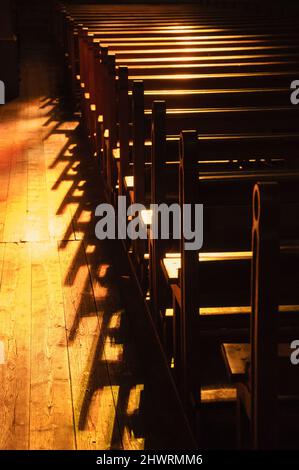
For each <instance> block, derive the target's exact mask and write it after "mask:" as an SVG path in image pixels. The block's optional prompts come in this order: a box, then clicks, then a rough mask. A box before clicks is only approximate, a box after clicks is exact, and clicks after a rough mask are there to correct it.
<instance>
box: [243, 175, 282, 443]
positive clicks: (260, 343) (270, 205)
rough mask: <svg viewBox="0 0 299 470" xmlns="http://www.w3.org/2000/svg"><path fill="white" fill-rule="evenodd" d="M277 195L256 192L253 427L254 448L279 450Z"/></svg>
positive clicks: (263, 187)
mask: <svg viewBox="0 0 299 470" xmlns="http://www.w3.org/2000/svg"><path fill="white" fill-rule="evenodd" d="M279 250H280V247H279V196H278V184H277V183H258V184H257V185H256V186H255V188H254V192H253V229H252V251H253V259H252V294H251V295H252V297H251V306H252V314H251V338H250V340H251V371H250V380H251V384H250V385H251V400H252V403H251V425H252V438H253V447H254V448H256V449H275V448H277V424H278V409H277V408H278V405H277V400H278V393H277V381H278V380H277V379H278V378H277V366H276V365H277V360H278V334H277V325H278V302H279V300H278V292H279Z"/></svg>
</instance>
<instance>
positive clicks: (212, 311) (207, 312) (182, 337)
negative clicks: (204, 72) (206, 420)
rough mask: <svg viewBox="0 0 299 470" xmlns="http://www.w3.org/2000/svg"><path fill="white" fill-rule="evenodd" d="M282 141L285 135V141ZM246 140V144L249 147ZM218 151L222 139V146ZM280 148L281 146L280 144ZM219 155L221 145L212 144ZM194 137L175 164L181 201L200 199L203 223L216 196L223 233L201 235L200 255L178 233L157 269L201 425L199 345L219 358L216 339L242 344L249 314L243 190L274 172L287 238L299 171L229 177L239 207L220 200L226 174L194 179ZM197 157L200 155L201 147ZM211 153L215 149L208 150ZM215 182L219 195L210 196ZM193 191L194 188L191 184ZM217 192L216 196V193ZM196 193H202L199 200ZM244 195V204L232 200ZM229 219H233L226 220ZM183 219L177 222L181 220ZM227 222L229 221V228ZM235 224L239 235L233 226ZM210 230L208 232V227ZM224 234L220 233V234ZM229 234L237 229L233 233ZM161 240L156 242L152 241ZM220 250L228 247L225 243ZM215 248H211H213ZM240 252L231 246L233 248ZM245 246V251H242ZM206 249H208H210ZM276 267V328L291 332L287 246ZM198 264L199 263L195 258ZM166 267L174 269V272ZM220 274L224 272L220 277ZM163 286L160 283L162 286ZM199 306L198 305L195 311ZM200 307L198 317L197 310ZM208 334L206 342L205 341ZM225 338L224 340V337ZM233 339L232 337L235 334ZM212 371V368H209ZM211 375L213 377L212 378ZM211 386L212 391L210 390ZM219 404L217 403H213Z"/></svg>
mask: <svg viewBox="0 0 299 470" xmlns="http://www.w3.org/2000/svg"><path fill="white" fill-rule="evenodd" d="M287 141H288V139H287ZM260 144H261V148H263V145H265V148H268V149H269V148H270V146H269V144H270V141H269V140H268V141H267V139H265V142H264V143H262V140H261V141H260ZM249 145H250V144H249ZM279 145H281V147H280V148H281V149H283V147H284V145H283V142H280V144H279V139H277V138H276V146H277V148H279ZM221 147H222V149H224V147H225V146H224V145H223V143H222V144H221ZM291 147H292V146H291V145H290V144H289V151H290V156H291V155H292V154H293V156H294V155H296V152H295V149H294V148H293V149H292V148H291ZM229 148H230V150H229V151H230V152H232V151H233V150H235V152H236V156H237V154H238V153H240V152H242V149H243V152H244V149H248V143H247V144H245V145H244V142H243V143H241V144H240V143H238V144H237V145H236V147H234V145H231V143H230V145H229ZM285 150H286V149H285ZM219 152H220V148H219ZM198 155H199V153H198V142H197V136H196V134H195V133H194V132H191V133H188V132H187V133H184V141H183V142H182V153H181V162H180V205H181V207H182V204H184V203H185V204H196V203H198V201H200V202H203V203H204V204H206V205H205V206H204V207H205V209H204V210H205V214H206V216H205V220H206V219H207V218H208V217H209V216H208V213H209V211H210V210H211V209H212V205H211V202H210V201H211V200H213V198H214V200H215V199H216V198H217V195H218V198H221V201H220V203H219V201H218V207H217V206H216V208H217V209H218V214H217V212H216V213H215V212H213V217H214V219H215V220H216V221H217V222H218V223H217V224H216V226H217V225H220V226H221V228H222V230H221V233H219V234H218V237H219V238H220V240H219V239H218V241H216V242H217V243H216V245H215V237H214V239H213V237H209V238H206V239H205V244H204V252H203V253H200V258H198V251H186V250H185V243H186V239H184V238H183V237H182V238H181V254H180V258H179V259H178V258H174V257H172V256H171V254H170V255H169V256H168V258H167V257H166V258H164V260H163V261H162V263H163V271H164V273H165V275H166V277H167V279H168V281H169V282H170V285H171V290H172V296H173V312H172V314H173V317H170V318H172V321H173V322H174V339H175V342H174V355H175V358H174V366H175V368H174V371H175V376H176V379H177V383H178V386H179V389H180V392H181V395H182V398H183V400H184V403H185V406H186V409H187V410H188V412H189V413H190V417H191V418H192V417H193V418H194V417H195V416H197V418H198V419H199V421H198V422H197V426H199V428H200V426H201V424H200V417H201V407H202V399H201V396H202V397H204V394H201V393H200V390H201V389H202V387H203V386H204V381H203V377H205V375H206V374H207V370H208V371H209V364H205V362H202V359H201V358H202V357H205V348H206V347H207V345H208V347H210V346H211V345H213V348H214V350H215V352H214V354H215V355H216V356H217V351H218V362H219V356H220V343H221V340H220V338H222V342H231V340H228V339H227V338H233V341H237V342H240V341H242V340H243V341H244V340H245V341H246V337H247V335H248V329H249V313H250V299H249V297H250V262H251V252H250V251H249V246H248V245H249V244H250V241H249V236H248V235H247V236H246V232H247V231H248V232H249V233H250V221H249V220H250V217H248V211H249V208H250V202H248V200H246V196H247V199H248V198H249V199H250V195H249V193H250V189H251V187H252V186H253V185H254V182H255V181H257V180H263V181H271V178H272V179H273V177H274V176H275V177H276V178H277V180H278V181H279V182H280V185H281V188H282V200H281V204H282V207H283V209H282V215H283V217H282V221H281V227H282V230H281V232H282V236H283V237H284V238H283V239H286V240H288V239H290V238H291V235H294V233H295V232H296V230H298V224H296V222H295V223H294V221H293V220H290V218H289V216H290V213H293V214H295V213H296V214H298V208H299V206H298V198H297V200H296V198H295V196H294V194H295V193H294V189H295V188H296V186H297V185H298V171H296V172H295V171H293V172H292V173H290V172H289V173H288V172H281V171H276V172H272V174H271V172H265V171H256V172H255V174H251V175H247V174H245V175H242V173H241V174H239V175H237V177H236V178H235V180H236V182H238V180H240V186H239V188H238V185H235V184H234V185H232V184H231V185H230V186H231V191H234V193H235V198H234V199H235V200H238V204H240V205H239V207H237V208H236V206H234V204H232V202H231V201H230V198H229V197H228V201H226V200H225V198H226V191H225V188H229V187H230V186H229V184H228V182H227V180H226V178H225V182H224V184H223V179H222V178H223V175H222V176H220V177H217V176H215V173H214V175H210V176H208V177H207V175H205V174H204V175H203V177H202V178H201V179H200V184H198V173H197V171H196V168H197V166H198ZM200 155H205V153H202V152H200ZM214 155H215V158H217V155H216V153H215V154H214ZM229 173H230V174H228V175H227V176H228V178H229V179H231V180H232V179H233V175H232V174H231V172H229ZM210 185H211V189H212V191H211V193H210V194H211V195H210V198H211V199H210V201H209V199H208V195H209V191H208V188H209V186H210ZM217 185H219V187H218V192H217V193H216V190H217ZM197 188H198V189H197ZM215 193H216V194H215ZM199 195H201V198H200V197H199ZM242 195H243V198H244V199H243V201H242V200H241V201H239V198H240V197H241V196H242ZM242 204H244V206H243V210H244V209H245V212H246V217H245V218H244V217H241V212H242V209H241V205H242ZM182 219H183V218H182ZM234 221H235V223H233V222H234ZM182 223H184V222H183V220H182ZM232 224H233V225H232ZM238 225H239V228H240V225H241V226H242V228H241V231H242V233H243V234H244V235H243V236H242V234H241V233H240V231H239V229H238V227H237V226H238ZM235 230H237V233H238V235H237V237H238V239H239V241H241V242H242V244H243V246H240V245H239V246H238V247H237V245H235V244H234V231H235ZM208 234H209V235H211V234H212V232H211V229H208ZM223 234H226V237H223V236H222V235H223ZM235 235H236V233H235ZM229 239H231V241H232V242H233V244H234V245H235V247H236V248H235V250H234V251H233V252H232V251H228V250H229V244H228V240H229ZM159 242H160V241H159ZM226 247H227V248H226ZM216 249H217V250H218V253H217V252H216V253H215V251H216ZM238 249H239V250H240V249H241V250H242V251H236V250H238ZM246 249H247V250H248V251H244V250H246ZM211 251H212V252H211ZM282 256H283V257H282V259H281V271H282V272H283V276H284V277H283V282H281V285H280V289H279V311H280V312H281V325H282V326H283V327H286V326H288V327H290V326H291V327H292V328H293V332H294V331H298V311H299V310H298V292H297V288H296V284H297V282H298V274H297V269H296V265H297V261H298V259H297V257H296V256H295V258H294V250H293V248H292V246H289V244H288V243H286V244H283V245H282ZM198 261H199V262H198ZM173 271H177V273H176V274H175V275H174V274H173ZM226 273H227V275H226ZM161 288H162V289H163V286H161ZM199 309H200V310H199ZM199 312H200V314H199ZM206 335H208V341H206V340H205V338H206V337H207V336H206ZM225 338H226V339H225ZM238 338H239V339H238ZM218 362H217V360H216V359H215V358H214V365H215V371H216V372H218V374H219V377H218V376H217V377H218V382H217V377H216V384H217V383H218V384H219V383H221V382H220V380H222V381H223V376H222V374H223V370H222V371H221V370H220V371H218V370H217V367H218V366H217V364H218ZM216 372H215V373H216ZM214 379H215V377H214ZM212 388H213V390H214V391H215V393H216V395H217V396H218V397H219V396H220V397H221V396H222V399H223V397H224V398H225V400H226V399H228V400H231V394H228V395H226V392H225V393H224V392H223V393H222V392H221V390H222V389H226V387H224V386H221V387H218V389H217V387H216V386H214V387H212ZM217 390H218V392H217ZM220 401H221V400H220Z"/></svg>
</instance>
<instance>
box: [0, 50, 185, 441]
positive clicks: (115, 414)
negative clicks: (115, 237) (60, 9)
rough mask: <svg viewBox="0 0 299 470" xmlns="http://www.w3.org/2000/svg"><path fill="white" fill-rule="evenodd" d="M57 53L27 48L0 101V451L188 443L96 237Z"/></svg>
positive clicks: (90, 176)
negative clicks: (11, 92)
mask: <svg viewBox="0 0 299 470" xmlns="http://www.w3.org/2000/svg"><path fill="white" fill-rule="evenodd" d="M53 55H54V54H53V51H51V48H50V47H49V46H47V45H42V44H41V45H39V46H38V48H36V46H35V47H34V46H27V47H26V48H25V49H24V51H23V65H22V91H21V97H20V98H19V99H18V100H15V101H14V102H11V103H9V104H7V105H6V106H0V241H1V243H0V281H1V287H0V341H2V342H3V343H2V344H3V345H4V354H5V357H4V364H1V365H0V380H1V385H0V449H76V448H77V449H122V448H124V449H143V448H151V449H158V448H160V449H167V448H187V447H189V446H191V447H192V445H193V444H192V443H191V441H190V434H189V431H188V427H187V426H186V422H185V419H184V417H183V416H182V415H181V414H180V412H179V411H178V407H177V401H176V397H175V394H173V395H171V394H172V388H171V383H170V382H169V381H167V379H165V380H164V378H162V375H163V360H162V362H161V363H160V362H159V361H160V359H159V357H158V356H159V354H158V353H156V351H155V352H153V357H152V356H151V354H152V353H151V352H150V350H149V348H151V340H150V338H148V337H147V336H146V332H145V331H141V332H140V331H138V328H141V329H142V330H143V327H142V322H141V323H139V326H138V325H137V327H136V325H134V323H133V322H134V315H133V316H132V314H131V316H130V312H129V311H128V306H127V304H126V301H125V297H126V295H125V296H124V295H123V291H125V292H126V287H125V288H124V287H122V282H128V277H126V275H125V274H124V275H123V276H119V269H118V268H119V267H117V269H115V253H114V256H113V255H112V254H111V253H113V252H114V251H115V250H114V246H113V245H112V246H111V245H109V243H107V242H99V241H98V240H96V239H95V236H94V225H95V218H94V209H95V206H96V205H97V204H98V203H100V202H101V201H103V196H102V195H101V181H100V179H99V178H98V177H97V170H96V165H95V163H94V162H93V161H92V160H91V158H90V157H89V156H88V154H87V152H86V150H85V148H84V145H83V143H82V141H81V140H80V139H79V138H78V131H77V127H78V122H77V121H76V120H70V119H65V118H63V115H62V113H61V108H60V105H59V101H58V98H57V92H56V90H57V86H59V82H60V81H61V75H60V74H57V70H58V69H57V66H56V64H55V61H53ZM120 277H122V278H123V279H120ZM129 281H130V279H129ZM128 292H129V290H128V291H127V296H128ZM140 313H142V314H143V312H140ZM137 315H138V314H137ZM133 325H134V326H133ZM140 325H141V326H140ZM144 330H146V326H145V328H144ZM142 335H145V336H144V338H145V339H144V338H143V337H142ZM138 337H139V338H140V337H141V338H142V341H139V340H138ZM136 338H137V339H136ZM147 341H148V342H147ZM141 343H143V345H144V349H143V350H142V348H141V349H140V344H141ZM157 354H158V355H157ZM155 358H156V359H155ZM155 361H156V363H155ZM156 364H158V366H157V367H156ZM159 364H162V365H161V370H160V369H159V367H160V365H159ZM163 377H164V376H163ZM165 384H166V385H165ZM169 394H170V395H171V396H170V395H169Z"/></svg>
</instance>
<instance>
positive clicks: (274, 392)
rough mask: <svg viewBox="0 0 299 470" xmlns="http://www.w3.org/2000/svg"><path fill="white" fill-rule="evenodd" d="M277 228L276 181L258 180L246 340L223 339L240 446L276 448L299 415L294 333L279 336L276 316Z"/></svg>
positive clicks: (279, 276) (278, 281) (279, 280)
mask: <svg viewBox="0 0 299 470" xmlns="http://www.w3.org/2000/svg"><path fill="white" fill-rule="evenodd" d="M279 232H280V201H279V187H278V184H277V183H259V184H258V185H256V187H255V189H254V194H253V228H252V251H253V260H252V275H251V277H252V283H253V285H252V294H251V322H250V343H245V344H244V343H241V344H224V345H223V354H224V358H225V363H226V366H227V369H228V372H229V375H230V377H231V380H232V381H233V382H234V383H236V386H237V401H238V407H237V409H238V443H239V447H244V446H245V447H246V448H255V449H264V450H265V449H277V448H279V447H280V446H281V445H282V444H281V440H282V437H283V434H284V433H285V432H286V429H287V424H290V423H293V424H294V423H296V420H297V419H298V411H299V407H298V404H299V382H298V371H297V368H296V367H295V366H294V365H292V364H291V360H290V359H291V353H292V349H291V347H290V342H291V341H292V340H293V339H294V337H295V336H294V335H295V333H294V331H290V332H289V336H288V342H281V341H282V340H284V341H286V335H285V334H284V335H283V338H282V332H281V328H280V324H279V320H278V311H279V307H278V306H279V295H278V294H279V291H280V285H281V283H282V282H283V279H282V276H283V273H282V272H281V269H280V267H279V265H280V264H281V260H280V258H281V253H280V233H279ZM286 408H287V413H288V414H287V416H284V415H285V413H286ZM290 410H291V411H290ZM290 413H291V414H290ZM283 418H285V419H284V420H283ZM282 423H283V424H282ZM279 424H280V427H279ZM281 426H283V427H281ZM279 431H280V432H279ZM246 436H248V437H249V439H248V440H246ZM279 437H280V439H279Z"/></svg>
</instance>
